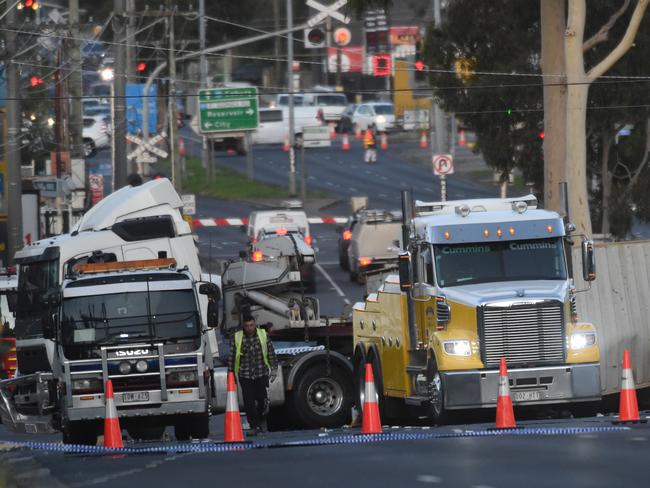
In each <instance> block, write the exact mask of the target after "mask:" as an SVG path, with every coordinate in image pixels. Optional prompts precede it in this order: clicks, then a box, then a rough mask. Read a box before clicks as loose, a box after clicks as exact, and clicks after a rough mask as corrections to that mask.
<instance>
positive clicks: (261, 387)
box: [239, 376, 269, 429]
mask: <svg viewBox="0 0 650 488" xmlns="http://www.w3.org/2000/svg"><path fill="white" fill-rule="evenodd" d="M239 384H240V386H241V392H242V396H243V397H244V409H245V410H246V417H247V418H248V423H249V424H250V426H251V429H255V428H257V427H261V426H262V424H261V421H262V417H263V416H264V409H265V408H266V387H267V386H268V384H269V377H268V376H262V377H261V378H255V379H254V380H251V379H249V378H239Z"/></svg>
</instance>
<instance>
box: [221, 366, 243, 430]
mask: <svg viewBox="0 0 650 488" xmlns="http://www.w3.org/2000/svg"><path fill="white" fill-rule="evenodd" d="M226 391H227V393H226V395H227V396H226V415H225V424H224V433H223V441H224V442H243V441H244V431H243V430H242V427H241V415H240V414H239V402H238V401H237V384H236V383H235V373H233V372H232V371H228V387H227V389H226Z"/></svg>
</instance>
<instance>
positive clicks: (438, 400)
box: [429, 371, 443, 414]
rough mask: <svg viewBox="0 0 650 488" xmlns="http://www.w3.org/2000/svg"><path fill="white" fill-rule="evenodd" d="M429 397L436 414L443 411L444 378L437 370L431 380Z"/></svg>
mask: <svg viewBox="0 0 650 488" xmlns="http://www.w3.org/2000/svg"><path fill="white" fill-rule="evenodd" d="M429 397H430V399H431V406H432V407H433V410H434V412H435V413H436V414H439V413H440V412H442V398H443V395H442V380H441V378H440V373H439V372H438V371H436V372H435V373H434V375H433V378H431V381H430V382H429Z"/></svg>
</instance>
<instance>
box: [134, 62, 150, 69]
mask: <svg viewBox="0 0 650 488" xmlns="http://www.w3.org/2000/svg"><path fill="white" fill-rule="evenodd" d="M135 69H136V70H137V71H144V70H146V69H147V63H145V62H140V63H138V65H137V66H136V67H135Z"/></svg>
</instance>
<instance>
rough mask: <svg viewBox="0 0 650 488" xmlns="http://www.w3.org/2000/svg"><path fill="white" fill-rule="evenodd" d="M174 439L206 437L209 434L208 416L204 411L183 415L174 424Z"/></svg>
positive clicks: (186, 439) (185, 439) (184, 439)
mask: <svg viewBox="0 0 650 488" xmlns="http://www.w3.org/2000/svg"><path fill="white" fill-rule="evenodd" d="M174 435H175V436H176V440H179V441H188V440H190V439H207V438H208V437H209V435H210V417H209V416H208V414H207V412H206V413H196V414H192V415H184V416H183V417H181V418H179V419H178V421H177V422H176V425H175V426H174Z"/></svg>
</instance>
